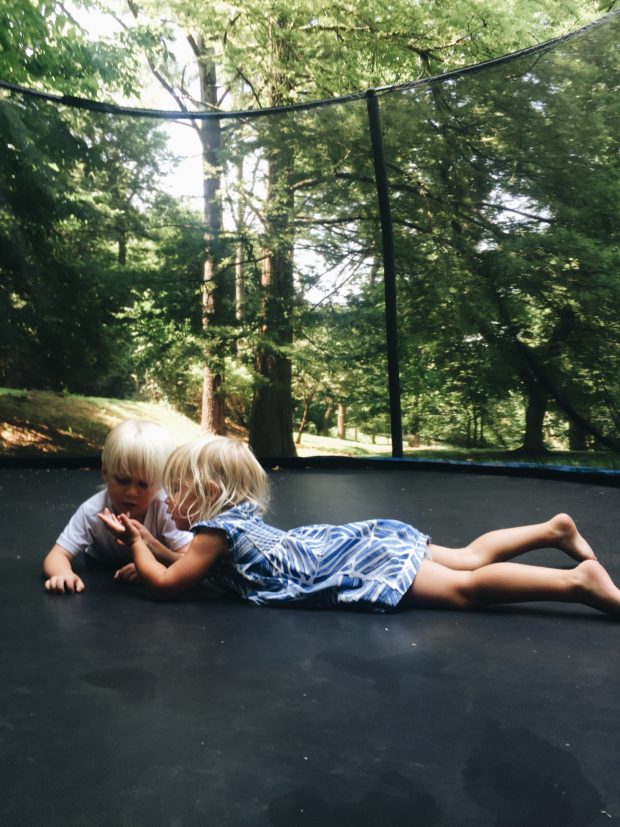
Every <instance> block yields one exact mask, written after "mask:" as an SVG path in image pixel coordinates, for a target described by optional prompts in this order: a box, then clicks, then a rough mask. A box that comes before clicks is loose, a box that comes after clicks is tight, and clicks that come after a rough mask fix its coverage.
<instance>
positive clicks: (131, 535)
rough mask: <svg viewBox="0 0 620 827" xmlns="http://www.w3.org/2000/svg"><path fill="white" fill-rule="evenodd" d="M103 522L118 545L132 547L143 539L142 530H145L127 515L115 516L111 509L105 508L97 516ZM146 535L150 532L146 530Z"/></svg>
mask: <svg viewBox="0 0 620 827" xmlns="http://www.w3.org/2000/svg"><path fill="white" fill-rule="evenodd" d="M97 516H98V517H99V519H100V520H101V522H102V523H103V524H104V526H105V527H106V528H107V529H108V531H109V532H110V534H113V535H114V537H115V538H116V542H117V543H121V544H122V545H125V546H130V545H131V544H132V543H133V542H134V541H135V540H140V539H141V536H142V535H141V532H140V528H144V527H143V526H142V525H141V523H139V522H138V521H137V520H132V519H131V518H130V517H128V516H127V514H113V513H112V512H111V511H110V509H109V508H104V509H103V511H100V512H99V514H97ZM144 530H145V531H146V533H147V534H148V533H149V532H148V531H147V530H146V529H144Z"/></svg>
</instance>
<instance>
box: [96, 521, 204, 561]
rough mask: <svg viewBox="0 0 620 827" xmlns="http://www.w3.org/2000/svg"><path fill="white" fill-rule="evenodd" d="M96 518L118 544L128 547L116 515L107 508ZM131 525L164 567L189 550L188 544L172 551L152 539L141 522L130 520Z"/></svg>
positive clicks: (125, 534) (122, 528)
mask: <svg viewBox="0 0 620 827" xmlns="http://www.w3.org/2000/svg"><path fill="white" fill-rule="evenodd" d="M97 516H98V517H99V519H100V520H101V522H102V523H103V524H104V526H105V527H106V528H107V529H108V531H109V532H110V533H111V534H112V535H113V536H114V537H115V538H116V540H117V541H118V542H120V543H123V544H127V545H128V539H127V532H126V531H125V526H124V525H123V524H122V523H121V522H120V521H119V519H118V517H117V515H115V514H113V513H112V512H111V511H110V510H109V509H108V508H104V509H103V511H102V512H101V513H100V514H97ZM131 523H132V525H133V526H134V527H135V528H136V529H137V530H138V531H139V532H140V537H141V538H142V540H143V541H144V543H145V545H146V547H147V548H148V549H149V550H150V551H151V552H153V555H154V556H155V559H156V560H159V562H160V563H163V564H164V565H166V566H170V565H172V563H174V562H176V561H177V560H178V559H179V557H180V556H182V555H183V554H186V553H187V551H188V549H189V546H190V544H189V543H188V544H187V545H186V546H183V548H180V549H179V550H178V551H173V550H172V549H170V548H168V547H167V546H165V545H164V544H163V543H160V541H159V540H158V539H157V538H156V537H153V535H152V534H151V532H150V531H149V530H148V528H147V527H146V526H144V525H143V524H142V523H141V522H139V521H138V520H133V519H132V520H131Z"/></svg>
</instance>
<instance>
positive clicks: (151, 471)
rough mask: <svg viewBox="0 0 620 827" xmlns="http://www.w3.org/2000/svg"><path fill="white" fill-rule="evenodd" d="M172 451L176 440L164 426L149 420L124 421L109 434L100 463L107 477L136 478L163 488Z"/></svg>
mask: <svg viewBox="0 0 620 827" xmlns="http://www.w3.org/2000/svg"><path fill="white" fill-rule="evenodd" d="M173 451H174V440H173V439H172V437H171V435H170V434H169V433H168V431H167V430H166V429H165V428H162V427H161V425H157V423H155V422H149V421H148V420H146V419H125V420H124V421H123V422H120V423H119V424H118V425H116V426H115V427H114V428H112V430H111V431H110V433H109V434H108V435H107V437H106V440H105V442H104V444H103V451H102V453H101V464H102V466H103V468H104V470H105V472H106V473H108V474H113V475H116V476H121V477H133V476H137V477H141V478H142V479H144V480H145V482H148V483H149V485H157V486H160V485H161V481H162V478H163V473H164V466H165V464H166V460H167V459H168V457H169V456H170V454H171V453H172V452H173Z"/></svg>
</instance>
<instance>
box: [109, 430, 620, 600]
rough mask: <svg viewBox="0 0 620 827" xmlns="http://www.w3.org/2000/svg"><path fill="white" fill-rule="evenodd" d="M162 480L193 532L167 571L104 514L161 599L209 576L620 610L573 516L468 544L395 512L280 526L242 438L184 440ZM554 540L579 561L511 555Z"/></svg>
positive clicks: (380, 595)
mask: <svg viewBox="0 0 620 827" xmlns="http://www.w3.org/2000/svg"><path fill="white" fill-rule="evenodd" d="M164 486H165V488H166V490H167V491H168V492H170V495H169V499H168V506H169V508H170V510H171V514H172V517H173V519H174V521H175V523H176V525H177V527H178V528H179V529H187V528H191V531H192V532H193V533H194V539H193V541H192V544H191V546H190V550H189V552H188V553H187V554H186V555H185V556H184V557H183V558H182V559H180V560H178V561H177V562H175V563H173V564H172V565H171V566H170V567H169V568H166V566H164V565H162V564H161V563H159V562H158V561H157V560H156V559H155V557H154V556H153V554H152V553H151V551H150V550H149V549H148V547H147V546H146V545H145V543H144V542H143V541H142V539H141V537H140V533H139V532H138V531H137V530H136V528H135V526H134V524H133V523H132V522H131V520H130V519H128V517H127V516H126V515H124V514H121V515H120V516H119V517H116V516H114V515H112V514H111V513H110V512H109V511H107V510H106V511H104V512H103V513H102V514H100V518H101V520H102V521H103V522H104V524H105V525H106V526H107V527H108V529H109V530H110V531H111V532H112V533H113V534H115V536H116V537H117V538H121V539H124V540H125V542H126V543H127V545H128V546H129V547H130V549H131V554H132V557H133V561H134V563H135V566H136V569H137V571H138V573H139V575H140V577H141V578H142V580H143V581H144V582H145V583H146V584H147V586H148V587H149V588H150V590H151V591H152V592H153V593H154V594H155V595H159V596H162V597H163V596H175V595H177V594H179V593H181V592H183V591H185V590H186V589H189V588H191V587H192V586H194V585H196V584H197V583H199V582H200V581H201V580H202V579H203V578H205V577H206V578H207V579H208V580H210V581H211V582H212V583H214V584H216V585H218V586H223V587H224V588H226V589H228V590H231V591H233V592H235V593H236V594H238V595H240V596H241V597H242V598H244V599H245V600H247V601H248V602H250V603H253V604H257V605H288V604H303V605H306V606H315V607H325V606H336V605H345V606H357V607H361V608H366V609H370V610H374V611H385V610H389V609H394V608H396V607H397V606H399V607H418V606H419V607H426V606H429V607H444V608H454V609H474V608H480V607H485V606H490V605H493V604H497V603H513V602H521V601H529V600H556V601H561V602H567V603H570V602H573V603H583V604H586V605H588V606H592V607H594V608H596V609H599V610H600V611H602V612H607V613H608V614H611V615H615V616H620V589H618V588H616V586H615V585H614V584H613V582H612V580H611V578H610V577H609V575H608V574H607V572H606V571H605V569H604V568H603V567H602V566H601V565H600V563H598V562H597V560H596V558H595V556H594V553H593V551H592V549H591V548H590V546H589V545H588V543H587V542H586V541H585V540H584V539H583V537H581V535H580V534H579V532H578V531H577V529H576V527H575V524H574V522H573V520H572V519H571V518H570V517H569V516H568V515H566V514H558V515H557V516H555V517H553V518H552V519H551V520H549V521H548V522H546V523H541V524H539V525H531V526H524V527H520V528H509V529H501V530H499V531H492V532H490V533H488V534H484V535H483V536H481V537H479V538H478V539H477V540H474V541H473V542H472V543H471V544H470V545H468V546H466V547H465V548H462V549H449V548H443V547H442V546H438V545H435V544H434V543H431V542H430V538H429V537H427V536H426V535H425V534H422V533H421V532H419V531H417V530H416V529H415V528H413V527H412V526H410V525H407V524H405V523H401V522H398V521H395V520H368V521H365V522H359V523H349V524H346V525H342V526H331V525H311V526H306V527H303V528H298V529H293V530H291V531H281V530H279V529H277V528H273V527H271V526H269V525H266V524H265V523H264V522H263V521H262V519H261V518H260V515H261V513H263V512H264V511H265V509H266V506H267V501H268V482H267V475H266V474H265V472H264V470H263V469H262V467H261V466H260V464H259V463H258V461H257V460H256V459H255V457H254V456H253V454H252V453H251V451H250V450H249V448H248V447H247V446H245V445H244V444H243V443H241V442H239V441H237V440H233V439H229V438H227V437H208V438H205V439H202V440H199V441H197V442H193V443H189V444H187V445H183V446H181V447H180V448H177V450H176V451H175V452H174V453H173V454H172V456H171V457H170V459H169V461H168V463H167V465H166V468H165V471H164ZM547 547H553V548H558V549H561V550H562V551H564V552H565V553H566V554H567V555H569V556H570V557H572V558H573V559H574V560H576V561H577V563H578V565H577V566H576V567H575V568H572V569H551V568H542V567H539V566H528V565H522V564H518V563H510V562H507V561H508V560H510V559H511V558H513V557H515V556H517V555H518V554H522V553H523V552H525V551H529V550H531V549H536V548H547Z"/></svg>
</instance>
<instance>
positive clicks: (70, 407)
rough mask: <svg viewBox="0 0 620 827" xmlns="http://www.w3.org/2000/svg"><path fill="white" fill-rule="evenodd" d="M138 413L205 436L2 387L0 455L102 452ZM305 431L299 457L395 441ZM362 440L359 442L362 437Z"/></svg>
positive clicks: (147, 406)
mask: <svg viewBox="0 0 620 827" xmlns="http://www.w3.org/2000/svg"><path fill="white" fill-rule="evenodd" d="M132 417H139V418H143V419H150V420H152V421H154V422H159V424H160V425H163V426H164V427H165V428H167V429H168V430H169V431H170V432H171V434H172V435H173V437H174V439H175V441H176V442H177V444H178V445H180V444H181V443H183V442H188V441H189V440H191V439H195V438H196V437H199V436H201V435H202V431H201V428H200V426H199V425H198V424H197V423H196V422H193V421H192V420H191V419H189V418H188V417H186V416H184V415H183V414H180V413H178V412H177V411H175V410H174V409H173V408H171V407H170V406H169V405H166V404H165V403H152V402H135V401H131V400H123V399H107V398H103V397H93V396H74V395H72V394H64V393H51V392H48V391H34V390H23V391H20V390H13V389H7V388H0V458H1V457H2V456H6V457H16V456H22V457H36V456H41V455H42V454H47V455H51V456H59V457H62V456H67V457H81V456H93V455H97V454H99V453H100V452H101V447H102V445H103V441H104V439H105V437H106V434H107V433H108V431H109V430H110V428H112V427H113V426H114V425H116V424H117V423H118V422H120V421H121V420H123V419H128V418H132ZM359 438H360V441H356V440H353V439H346V440H342V439H335V438H333V437H325V436H316V435H314V434H304V435H303V438H302V441H301V444H300V445H298V446H297V452H298V454H299V456H300V457H310V456H317V455H319V456H320V455H330V456H338V455H340V456H352V457H367V456H376V457H389V456H391V444H390V443H389V441H388V440H386V439H385V438H382V439H380V440H378V443H377V444H373V443H371V442H370V441H369V438H368V437H364V436H363V435H360V437H359ZM362 439H363V440H364V441H361V440H362ZM405 456H406V457H414V458H419V459H439V460H456V461H461V462H463V461H465V462H490V463H505V462H522V463H535V464H537V465H541V464H545V465H572V466H588V467H603V468H611V469H620V455H618V454H608V453H593V452H583V453H579V452H572V453H569V452H563V451H554V452H550V453H549V454H547V455H545V456H543V457H541V456H536V457H528V456H525V455H523V454H515V453H513V452H510V451H497V450H490V449H475V450H472V449H464V448H454V447H441V446H426V447H422V448H409V447H405Z"/></svg>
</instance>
